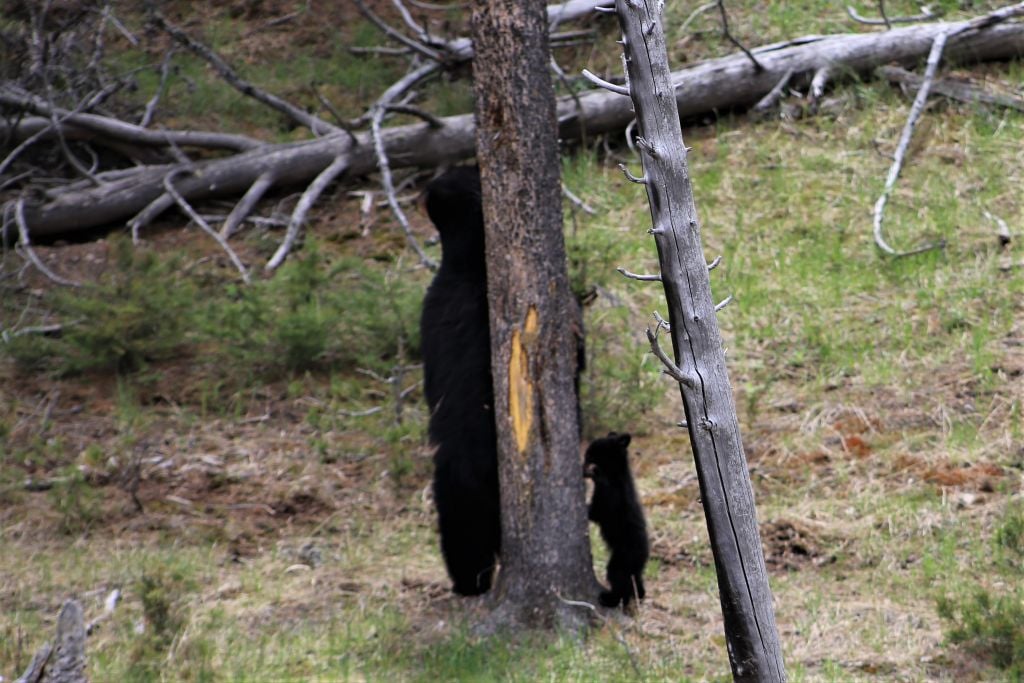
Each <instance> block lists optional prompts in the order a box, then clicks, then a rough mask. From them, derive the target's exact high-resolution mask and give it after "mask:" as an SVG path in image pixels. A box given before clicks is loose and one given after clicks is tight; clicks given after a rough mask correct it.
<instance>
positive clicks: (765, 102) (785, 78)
mask: <svg viewBox="0 0 1024 683" xmlns="http://www.w3.org/2000/svg"><path fill="white" fill-rule="evenodd" d="M792 78H793V70H792V69H787V70H786V73H784V74H782V78H780V79H779V82H778V83H776V84H775V87H774V88H772V89H771V90H769V91H768V94H767V95H765V96H764V97H762V98H761V99H760V100H759V101H758V103H757V104H755V105H754V111H755V112H759V113H760V112H766V111H768V110H769V109H772V108H774V107H775V106H776V105H777V104H778V103H779V100H781V99H782V94H783V93H784V92H785V91H786V86H787V85H789V81H790V80H791V79H792Z"/></svg>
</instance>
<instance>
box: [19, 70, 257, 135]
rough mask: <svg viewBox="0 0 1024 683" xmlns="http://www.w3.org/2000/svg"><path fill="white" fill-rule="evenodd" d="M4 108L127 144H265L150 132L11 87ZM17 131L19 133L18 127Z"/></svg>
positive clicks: (146, 129)
mask: <svg viewBox="0 0 1024 683" xmlns="http://www.w3.org/2000/svg"><path fill="white" fill-rule="evenodd" d="M0 106H2V107H8V108H10V109H12V110H14V111H18V112H31V113H33V114H37V115H39V116H43V117H46V119H49V118H51V117H53V116H57V117H58V118H59V119H60V126H61V128H62V129H65V130H66V129H71V130H74V129H76V128H77V129H82V130H84V131H88V132H91V133H93V134H95V135H98V136H100V137H108V138H111V139H113V140H117V141H118V142H123V143H127V144H135V145H146V146H158V147H166V146H168V145H180V146H182V147H205V148H209V149H227V150H232V151H238V152H241V151H244V150H247V149H254V148H256V147H259V146H261V145H262V144H263V143H262V142H261V141H259V140H257V139H255V138H250V137H248V136H245V135H236V134H232V133H208V132H201V131H155V130H149V129H148V128H143V127H142V126H137V125H135V124H133V123H127V122H125V121H121V120H119V119H115V118H111V117H109V116H100V115H98V114H89V113H79V112H76V111H69V110H67V109H63V108H61V107H55V106H51V105H50V104H49V103H48V102H46V101H45V100H43V99H42V98H40V97H36V96H35V95H32V94H30V93H27V92H24V91H20V90H18V89H16V88H14V87H12V86H10V85H8V86H3V87H0ZM30 121H32V119H26V120H24V121H23V122H22V125H28V124H29V122H30ZM14 130H15V131H17V130H18V128H15V129H14Z"/></svg>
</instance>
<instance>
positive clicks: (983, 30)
mask: <svg viewBox="0 0 1024 683" xmlns="http://www.w3.org/2000/svg"><path fill="white" fill-rule="evenodd" d="M970 24H971V22H967V21H964V22H937V23H932V24H922V25H917V26H911V27H907V28H900V29H894V30H891V31H886V32H882V33H865V34H841V35H830V36H807V37H804V38H798V39H796V40H791V41H787V42H784V43H777V44H773V45H767V46H763V47H760V48H757V49H755V50H753V53H754V55H756V57H757V61H758V62H759V63H760V64H761V65H762V67H763V68H762V69H755V67H754V66H753V65H752V63H751V61H750V59H749V58H748V57H747V56H746V55H745V54H742V53H738V54H735V55H731V56H728V57H723V58H719V59H714V60H709V61H707V62H702V63H700V64H697V65H695V66H692V67H690V68H687V69H682V70H680V71H677V72H675V73H673V74H672V80H673V84H674V86H675V95H676V100H677V102H678V104H679V114H680V116H681V117H683V118H690V117H694V116H698V115H701V114H706V113H710V112H716V111H725V110H729V109H736V108H744V107H749V106H751V105H753V104H755V103H756V102H757V101H758V100H760V99H761V98H762V97H764V96H765V95H766V94H767V93H769V92H770V91H771V90H772V88H773V87H774V86H775V85H776V84H777V83H778V82H779V81H780V80H781V79H782V78H783V77H789V78H790V85H791V87H804V86H806V85H808V84H812V82H813V85H814V87H815V88H817V89H820V88H821V87H823V84H824V83H825V82H826V81H827V80H841V79H847V78H851V77H855V76H861V77H870V76H871V74H872V72H873V71H874V69H875V68H876V67H879V66H881V65H883V64H890V63H896V64H900V65H902V66H913V65H914V64H916V63H918V62H920V61H921V60H923V59H924V57H925V56H926V55H927V54H928V51H929V49H930V48H931V44H932V42H933V40H934V39H935V36H936V35H938V34H939V33H941V32H950V33H951V34H952V33H955V32H956V31H958V30H961V29H965V28H969V25H970ZM976 26H977V27H976V28H974V29H972V30H969V31H967V32H965V33H962V34H960V35H958V36H957V37H956V38H955V39H952V40H951V41H950V43H949V45H948V46H947V48H946V59H947V61H958V62H976V61H991V60H1001V59H1009V58H1013V57H1018V56H1021V55H1024V24H1021V23H1001V24H998V25H986V24H984V23H982V22H978V23H977V24H976ZM632 119H633V111H632V105H631V103H630V99H629V98H628V97H623V96H621V95H619V94H616V93H612V92H608V91H606V90H603V89H598V90H592V91H587V92H584V93H581V94H579V95H577V96H576V97H575V98H566V99H564V100H562V101H561V102H560V104H559V122H560V131H559V134H560V136H561V138H562V139H563V140H576V139H579V138H580V137H581V136H582V135H584V134H595V133H603V132H608V131H612V130H617V129H622V128H624V127H625V126H626V125H627V124H628V123H629V122H630V121H631V120H632ZM440 123H441V125H440V126H433V125H431V124H429V123H422V124H412V125H406V126H396V127H392V128H388V129H385V130H384V132H383V142H384V147H385V150H386V153H387V155H388V158H389V159H390V163H391V166H392V168H397V167H411V166H427V167H429V166H436V165H440V164H445V163H451V162H454V161H457V160H460V159H465V158H467V157H470V156H472V155H473V151H474V129H473V119H472V115H469V114H466V115H461V116H452V117H448V118H444V119H441V120H440ZM339 159H340V160H341V163H342V165H343V172H342V174H341V175H340V176H339V177H341V178H347V179H351V178H354V177H358V176H361V175H365V174H367V173H370V172H372V171H374V170H375V169H376V168H377V163H378V162H377V156H376V154H375V152H374V145H373V141H372V139H371V136H370V134H369V133H361V134H354V135H349V134H348V133H335V134H332V135H328V136H324V137H321V138H317V139H314V140H308V141H303V142H296V143H290V144H280V145H265V146H261V147H257V148H255V149H251V150H247V151H244V152H241V153H238V154H235V155H232V156H226V157H221V158H216V159H210V160H206V161H202V162H198V163H194V164H165V165H158V166H142V167H137V168H136V169H134V170H128V171H125V170H120V171H116V172H113V173H111V174H109V175H106V176H104V175H103V174H100V175H99V176H98V178H99V179H100V180H101V181H105V182H101V183H100V184H98V185H97V184H95V183H94V182H91V181H80V182H78V183H74V184H71V185H66V186H61V187H56V188H51V189H50V190H48V191H47V192H46V193H44V195H43V200H42V201H38V200H37V201H35V202H31V201H28V200H27V201H26V203H25V217H26V221H27V224H28V228H29V232H30V234H31V235H32V236H33V237H44V236H52V235H56V234H61V233H65V232H69V231H75V230H81V229H85V228H90V227H95V226H99V225H104V224H109V223H117V222H124V221H130V220H131V219H132V218H133V217H134V216H135V215H137V214H139V213H140V212H143V211H144V210H145V209H146V207H147V206H149V205H150V204H153V203H156V204H155V206H156V207H157V208H161V207H164V206H167V207H169V206H170V205H171V204H172V203H171V202H162V203H161V197H162V196H163V195H164V194H165V192H164V179H165V178H166V177H167V175H168V174H170V173H175V174H180V175H181V177H180V179H179V180H177V181H176V182H175V186H176V188H177V189H178V191H179V192H180V193H181V195H182V196H183V197H184V198H185V199H187V200H188V201H194V200H202V199H207V198H212V197H231V196H240V195H242V194H243V193H245V192H246V190H247V189H248V188H249V187H250V186H251V185H252V184H253V183H254V182H256V180H257V179H259V178H261V177H264V178H267V177H272V178H273V182H274V184H275V185H277V186H287V185H294V184H303V183H308V182H309V181H310V180H311V179H313V178H314V177H316V176H317V175H318V174H319V173H320V172H321V171H323V170H324V169H325V168H327V167H328V166H329V165H331V164H332V163H335V162H336V161H337V160H339ZM150 213H153V212H150Z"/></svg>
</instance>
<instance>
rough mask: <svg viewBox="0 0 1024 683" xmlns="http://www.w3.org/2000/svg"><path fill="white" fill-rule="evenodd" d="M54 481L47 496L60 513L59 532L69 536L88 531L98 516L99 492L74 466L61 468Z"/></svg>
mask: <svg viewBox="0 0 1024 683" xmlns="http://www.w3.org/2000/svg"><path fill="white" fill-rule="evenodd" d="M55 481H56V484H55V485H54V487H53V488H52V489H50V491H49V496H50V503H51V504H52V505H53V508H54V509H55V510H56V511H57V512H59V513H60V530H61V532H62V533H64V534H67V535H69V536H70V535H75V534H80V533H83V532H85V531H88V530H89V527H91V526H92V525H93V523H95V522H96V520H97V519H98V517H99V514H100V508H99V501H100V496H99V492H97V491H96V490H95V489H94V488H93V487H92V486H90V485H89V482H87V481H86V480H85V475H84V474H82V471H81V470H80V469H79V468H78V467H76V466H74V465H69V466H67V467H64V468H61V469H60V471H59V472H58V474H57V477H56V478H55Z"/></svg>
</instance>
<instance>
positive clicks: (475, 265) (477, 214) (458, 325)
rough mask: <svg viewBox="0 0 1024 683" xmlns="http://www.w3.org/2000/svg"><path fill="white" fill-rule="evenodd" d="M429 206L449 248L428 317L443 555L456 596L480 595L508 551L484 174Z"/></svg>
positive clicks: (453, 183) (442, 191)
mask: <svg viewBox="0 0 1024 683" xmlns="http://www.w3.org/2000/svg"><path fill="white" fill-rule="evenodd" d="M426 208H427V214H428V215H429V216H430V220H431V221H433V222H434V225H435V226H436V227H437V230H438V232H439V233H440V235H441V250H442V251H441V267H440V268H439V269H438V271H437V274H436V275H435V276H434V280H433V282H431V283H430V287H429V289H427V294H426V298H425V299H424V301H423V316H422V318H421V320H420V332H421V342H420V344H421V350H422V354H423V385H424V393H425V394H426V397H427V405H428V406H429V408H430V426H429V433H430V440H431V442H432V443H433V444H434V445H435V446H436V447H437V450H436V451H435V453H434V502H435V504H436V505H437V515H438V528H439V530H440V534H441V554H442V555H443V556H444V561H445V564H446V565H447V567H448V575H449V576H450V577H451V579H452V582H453V584H454V585H453V587H452V590H453V591H454V592H455V593H458V594H459V595H480V594H481V593H485V592H487V590H488V589H490V587H491V581H492V578H493V576H494V569H495V566H496V562H497V556H498V553H499V551H500V549H501V509H500V503H499V497H498V455H497V434H496V432H495V428H494V410H493V406H494V391H493V388H492V383H491V334H490V328H489V321H488V315H487V312H488V306H487V269H486V259H485V255H484V218H483V208H482V205H481V201H480V173H479V170H478V169H477V168H476V167H475V166H469V167H456V168H453V169H451V170H449V171H447V172H446V173H444V174H443V175H441V176H439V177H438V178H436V179H435V180H433V181H431V182H430V183H429V184H428V185H427V189H426Z"/></svg>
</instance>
